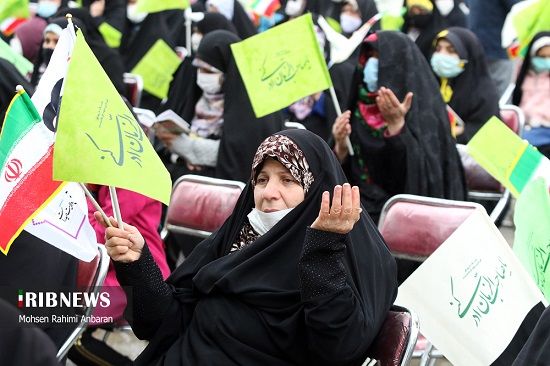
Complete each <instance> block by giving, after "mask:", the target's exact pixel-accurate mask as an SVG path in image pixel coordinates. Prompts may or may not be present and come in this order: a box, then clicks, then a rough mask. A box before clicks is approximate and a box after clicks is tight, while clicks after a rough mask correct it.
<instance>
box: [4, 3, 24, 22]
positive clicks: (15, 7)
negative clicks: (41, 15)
mask: <svg viewBox="0 0 550 366" xmlns="http://www.w3.org/2000/svg"><path fill="white" fill-rule="evenodd" d="M29 16H30V12H29V0H2V1H0V21H2V20H4V19H7V18H10V17H15V18H28V17H29Z"/></svg>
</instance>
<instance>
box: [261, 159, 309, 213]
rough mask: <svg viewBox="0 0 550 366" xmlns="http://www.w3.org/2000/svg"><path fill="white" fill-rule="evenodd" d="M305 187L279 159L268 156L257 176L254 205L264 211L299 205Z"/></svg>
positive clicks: (302, 198)
mask: <svg viewBox="0 0 550 366" xmlns="http://www.w3.org/2000/svg"><path fill="white" fill-rule="evenodd" d="M303 200H304V189H303V188H302V186H301V185H300V183H299V182H298V181H297V180H296V179H294V177H293V176H292V174H290V171H289V170H288V169H287V168H285V167H284V166H283V164H281V163H279V162H278V161H277V160H274V159H271V158H268V159H266V160H265V161H264V164H263V166H262V170H260V173H259V174H258V177H257V178H256V185H255V187H254V205H255V208H256V209H257V210H259V211H262V212H275V211H280V210H286V209H289V208H294V207H296V206H298V205H299V204H300V203H301V202H302V201H303Z"/></svg>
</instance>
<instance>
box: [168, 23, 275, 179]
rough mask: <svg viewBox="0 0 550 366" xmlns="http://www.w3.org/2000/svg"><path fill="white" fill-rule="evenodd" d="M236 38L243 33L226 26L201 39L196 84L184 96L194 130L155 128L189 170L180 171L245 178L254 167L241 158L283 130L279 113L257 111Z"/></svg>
mask: <svg viewBox="0 0 550 366" xmlns="http://www.w3.org/2000/svg"><path fill="white" fill-rule="evenodd" d="M235 42H239V37H237V36H236V35H234V34H233V33H231V32H228V31H225V30H217V31H213V32H210V33H208V34H206V35H205V36H204V38H203V39H202V40H201V42H200V45H199V48H198V50H197V56H196V57H195V60H194V61H193V63H194V65H195V66H196V67H197V69H198V70H197V73H196V75H197V79H196V84H197V85H198V88H193V89H192V90H190V92H189V94H188V95H186V96H180V98H186V99H187V101H186V103H185V105H184V107H183V111H182V112H181V117H183V119H184V120H186V121H190V122H191V134H189V135H188V134H185V133H182V134H175V133H173V132H171V131H168V130H166V129H163V128H159V129H158V130H157V137H158V138H159V139H160V140H161V141H162V142H163V143H164V144H165V145H166V146H167V147H168V148H169V149H170V150H171V151H172V152H174V153H176V154H177V155H179V156H180V157H181V158H182V160H184V161H185V163H186V166H187V169H182V171H180V172H179V173H178V174H176V175H182V174H186V173H188V172H189V171H193V172H194V173H195V174H196V173H198V174H201V175H209V176H215V177H217V178H223V179H232V180H240V181H243V182H245V181H247V180H248V178H249V177H250V167H248V166H246V165H245V164H242V162H243V161H250V160H251V159H252V157H253V156H254V151H255V149H256V146H258V145H259V144H260V143H261V142H262V141H263V139H265V138H266V137H267V136H269V135H271V134H272V133H274V132H277V131H280V130H282V129H283V117H282V115H281V114H280V113H273V114H270V115H267V116H265V117H262V118H256V116H255V115H254V112H253V110H252V105H251V104H250V100H249V98H248V94H247V92H246V89H245V86H244V83H243V80H242V78H241V75H240V73H239V70H238V69H237V65H236V63H235V60H234V58H233V56H232V54H231V48H230V45H231V44H232V43H235ZM243 132H245V133H243ZM182 165H183V164H182Z"/></svg>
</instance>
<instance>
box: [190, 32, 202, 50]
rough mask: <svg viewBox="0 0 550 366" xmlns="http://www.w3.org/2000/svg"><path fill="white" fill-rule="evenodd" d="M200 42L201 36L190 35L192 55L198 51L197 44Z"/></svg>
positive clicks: (197, 34) (198, 34)
mask: <svg viewBox="0 0 550 366" xmlns="http://www.w3.org/2000/svg"><path fill="white" fill-rule="evenodd" d="M201 40H202V34H200V33H193V34H192V35H191V49H192V50H193V53H196V52H197V50H198V49H199V44H200V43H201Z"/></svg>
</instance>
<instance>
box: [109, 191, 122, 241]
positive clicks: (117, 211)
mask: <svg viewBox="0 0 550 366" xmlns="http://www.w3.org/2000/svg"><path fill="white" fill-rule="evenodd" d="M109 193H110V194H111V204H112V205H113V212H114V213H115V219H116V221H118V228H119V229H122V230H124V224H123V223H122V216H121V215H120V206H119V205H118V196H117V195H116V188H115V187H113V186H109Z"/></svg>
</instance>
